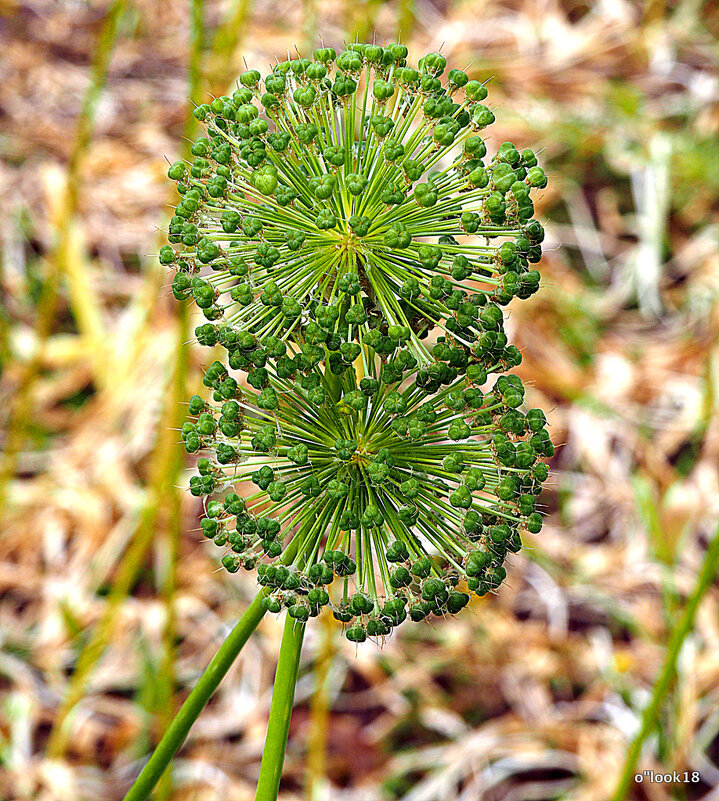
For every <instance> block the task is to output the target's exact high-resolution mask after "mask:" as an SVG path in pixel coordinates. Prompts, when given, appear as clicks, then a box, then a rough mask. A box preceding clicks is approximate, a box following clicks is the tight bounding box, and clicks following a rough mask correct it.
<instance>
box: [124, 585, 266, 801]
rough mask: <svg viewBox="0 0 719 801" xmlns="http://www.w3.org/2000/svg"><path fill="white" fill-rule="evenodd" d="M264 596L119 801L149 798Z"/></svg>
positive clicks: (260, 611) (258, 614)
mask: <svg viewBox="0 0 719 801" xmlns="http://www.w3.org/2000/svg"><path fill="white" fill-rule="evenodd" d="M265 594H266V590H265V589H261V590H260V592H259V593H258V594H257V596H256V597H255V599H254V600H253V601H252V603H251V604H250V605H249V606H248V607H247V610H246V612H245V613H244V615H242V617H241V618H240V619H239V620H238V621H237V623H236V624H235V627H234V628H233V629H232V631H231V632H230V634H229V635H228V637H227V639H226V640H225V641H224V642H223V643H222V645H221V646H220V647H219V649H218V651H217V653H216V654H215V655H214V656H213V657H212V660H211V662H210V664H209V665H208V666H207V668H206V670H205V672H204V673H203V674H202V676H200V678H199V680H198V682H197V684H196V685H195V687H194V688H193V690H192V692H191V693H190V694H189V695H188V696H187V699H186V701H185V703H184V704H183V705H182V707H181V708H180V711H179V712H178V713H177V715H176V716H175V718H174V720H173V721H172V723H171V724H170V726H169V727H168V729H167V731H166V732H165V734H164V735H163V737H162V739H161V740H160V742H159V743H158V745H157V747H156V748H155V751H154V753H153V754H152V756H151V757H150V759H149V760H148V761H147V763H146V764H145V767H144V768H143V769H142V771H141V772H140V775H139V776H138V777H137V779H136V780H135V782H134V784H133V785H132V787H131V788H130V790H129V791H128V792H127V794H126V795H125V797H124V799H123V801H146V799H147V798H149V797H150V793H151V792H152V790H153V788H154V787H155V785H156V784H157V782H158V781H159V780H160V778H161V777H162V774H163V773H164V772H165V770H166V768H167V767H168V765H169V764H170V761H171V760H172V758H173V757H174V756H175V754H176V753H177V751H178V750H179V748H180V747H181V746H182V744H183V742H184V741H185V738H186V737H187V734H188V732H189V731H190V728H191V727H192V724H193V723H194V722H195V721H196V720H197V718H198V716H199V714H200V712H202V710H203V709H204V708H205V706H206V705H207V702H208V701H209V700H210V698H211V697H212V695H213V694H214V692H215V690H216V689H217V688H218V687H219V685H220V682H221V681H222V679H223V678H224V677H225V675H226V674H227V671H228V670H229V669H230V668H231V667H232V665H233V663H234V661H235V659H237V655H238V654H239V653H240V651H241V650H242V648H243V646H244V645H245V643H246V642H247V640H248V639H249V637H250V635H251V634H252V632H253V631H254V630H255V629H256V628H257V626H258V624H259V622H260V620H261V619H262V617H263V615H264V614H265V610H264V608H263V606H262V599H263V598H264V596H265Z"/></svg>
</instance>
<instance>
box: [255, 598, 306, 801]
mask: <svg viewBox="0 0 719 801" xmlns="http://www.w3.org/2000/svg"><path fill="white" fill-rule="evenodd" d="M304 633H305V623H304V622H302V621H299V620H295V619H294V618H291V617H290V616H289V614H288V615H287V618H286V620H285V628H284V631H283V632H282V645H281V646H280V654H279V658H278V660H277V672H276V673H275V684H274V687H273V690H272V703H271V705H270V718H269V721H268V722H267V736H266V737H265V748H264V750H263V752H262V762H261V764H260V777H259V779H258V781H257V793H256V794H255V801H276V799H277V793H278V792H279V789H280V779H281V778H282V765H283V764H284V761H285V750H286V748H287V735H288V733H289V730H290V716H291V714H292V706H293V704H294V700H295V685H296V683H297V672H298V670H299V666H300V652H301V651H302V639H303V637H304Z"/></svg>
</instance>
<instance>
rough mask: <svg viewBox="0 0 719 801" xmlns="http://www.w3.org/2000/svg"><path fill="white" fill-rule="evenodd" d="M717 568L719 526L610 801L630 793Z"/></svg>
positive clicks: (672, 639)
mask: <svg viewBox="0 0 719 801" xmlns="http://www.w3.org/2000/svg"><path fill="white" fill-rule="evenodd" d="M717 568H719V527H717V530H716V532H715V533H714V536H713V537H712V540H711V542H710V543H709V547H708V548H707V551H706V554H705V556H704V562H703V563H702V569H701V573H700V574H699V578H697V583H696V584H695V585H694V589H693V590H692V594H691V595H690V596H689V598H688V599H687V603H686V606H685V607H684V611H683V612H682V614H681V617H680V618H679V619H678V620H677V622H676V624H675V626H674V629H673V631H672V633H671V635H670V637H669V642H668V644H667V652H666V656H665V657H664V664H663V665H662V670H661V673H660V674H659V678H658V679H657V681H656V683H655V685H654V690H653V692H652V697H651V700H650V701H649V703H648V704H647V706H646V707H645V708H644V712H643V713H642V725H641V728H640V729H639V732H638V733H637V735H636V737H635V738H634V740H633V742H632V744H631V746H630V747H629V750H628V751H627V756H626V759H625V761H624V767H623V769H622V774H621V777H620V779H619V784H618V785H617V789H616V791H615V793H614V795H613V796H612V801H624V799H625V798H626V797H627V794H628V792H629V789H630V786H631V783H632V781H633V778H634V774H635V772H636V767H637V762H638V761H639V755H640V754H641V751H642V745H643V744H644V741H645V740H646V738H647V737H648V736H649V734H650V733H651V732H652V731H653V730H654V729H655V728H656V726H657V721H658V718H659V712H660V710H661V706H662V703H663V702H664V699H665V697H666V695H667V693H668V692H669V690H670V689H671V686H672V683H673V681H674V676H675V673H676V666H677V659H678V658H679V652H680V651H681V648H682V645H683V644H684V640H685V639H686V637H687V635H688V634H689V632H690V631H691V630H692V628H693V626H694V618H695V617H696V613H697V609H698V608H699V604H700V602H701V600H702V598H703V597H704V595H705V594H706V592H707V590H708V589H709V588H710V587H711V585H712V582H713V581H714V579H715V578H716V574H717Z"/></svg>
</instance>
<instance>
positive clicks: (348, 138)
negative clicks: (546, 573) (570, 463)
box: [160, 44, 553, 642]
mask: <svg viewBox="0 0 719 801" xmlns="http://www.w3.org/2000/svg"><path fill="white" fill-rule="evenodd" d="M445 68H446V61H445V59H444V57H443V56H441V55H440V54H438V53H430V54H428V55H426V56H425V57H424V58H422V59H420V61H419V63H418V65H417V69H414V68H413V67H411V66H409V65H408V63H407V50H406V48H405V47H403V46H401V45H390V46H389V47H386V48H382V47H379V46H375V45H360V44H353V45H350V46H349V48H348V49H347V50H346V51H345V52H343V53H340V54H337V53H336V52H335V51H334V50H332V49H331V48H321V49H319V50H317V51H315V53H314V58H313V59H306V58H298V59H295V60H292V61H286V62H283V63H280V64H277V65H276V66H275V68H274V70H273V71H272V73H271V74H269V75H267V76H265V77H264V79H263V78H262V77H261V75H260V74H259V73H258V72H257V71H255V70H250V71H248V72H245V73H243V74H242V75H241V76H240V79H239V87H240V88H238V90H237V91H236V92H235V93H234V94H233V95H232V97H229V96H227V97H221V98H216V99H214V100H213V101H212V102H211V103H209V104H203V105H201V106H199V107H198V108H197V109H196V112H195V114H196V116H197V117H198V119H200V120H201V121H202V122H203V123H204V124H205V127H206V136H201V137H200V138H198V139H197V140H196V142H195V143H194V144H193V146H192V153H193V156H194V160H193V161H192V162H191V163H189V164H186V163H184V162H177V163H176V164H173V165H172V167H171V168H170V170H169V175H170V177H171V178H172V179H174V180H176V181H177V185H178V189H179V192H180V195H181V199H180V202H179V203H178V205H177V208H176V214H175V216H174V217H173V218H172V220H171V222H170V228H169V241H170V243H171V244H170V245H167V246H165V247H164V248H163V249H162V250H161V252H160V261H161V262H162V263H163V264H166V265H170V266H172V267H173V268H174V269H175V277H174V280H173V292H174V294H175V296H176V297H177V298H178V299H185V298H193V299H194V301H195V302H196V303H197V305H198V307H199V308H201V309H202V311H203V313H204V315H205V318H206V320H207V322H205V323H203V324H201V325H199V326H198V327H197V329H196V331H195V334H196V337H197V339H198V341H199V342H200V343H201V344H203V345H207V346H212V347H214V346H220V347H221V348H223V349H224V350H225V351H226V354H227V357H226V360H225V361H224V362H223V361H216V362H214V363H213V364H212V365H210V367H209V369H208V370H207V372H206V374H205V378H204V383H205V385H206V387H207V388H208V393H209V400H204V399H203V398H201V397H200V396H194V397H193V398H192V400H191V401H190V408H189V412H190V418H189V419H188V422H187V423H186V424H185V425H184V427H183V430H182V438H183V441H184V444H185V448H186V449H187V451H188V452H190V453H195V452H197V453H198V454H200V458H199V461H198V473H197V475H194V476H193V477H192V479H191V481H190V489H191V492H192V493H193V494H194V495H197V496H200V497H203V498H204V499H205V510H206V514H205V517H204V518H203V520H202V531H203V533H204V535H205V536H206V537H207V538H208V539H212V540H213V541H214V543H215V544H216V545H218V546H219V547H221V548H222V549H223V550H224V552H225V553H224V556H223V557H222V563H223V565H224V566H225V568H227V570H229V571H230V572H235V571H237V570H238V569H239V568H240V567H243V568H245V569H248V570H251V569H255V568H256V569H257V575H258V580H259V582H260V584H261V585H263V586H264V587H266V588H267V589H266V593H267V594H266V596H265V598H264V601H263V603H264V604H265V607H266V609H268V610H271V611H276V612H277V611H280V610H281V609H282V608H287V609H288V612H289V614H290V615H292V616H293V617H295V618H297V619H300V620H304V619H307V618H309V617H313V616H315V615H317V614H319V612H320V611H321V610H322V608H323V607H328V608H331V609H332V611H333V614H334V615H335V617H336V618H337V619H338V620H341V621H342V622H343V623H345V624H347V628H346V635H347V637H348V639H350V640H352V641H354V642H359V641H362V640H364V639H366V638H368V637H378V636H382V635H386V634H388V633H389V632H390V631H391V629H392V628H393V627H394V626H396V625H398V624H399V623H401V622H403V621H404V620H405V619H407V618H408V617H409V618H410V619H412V620H415V621H418V620H422V619H424V618H426V617H427V616H429V615H445V614H454V613H456V612H458V611H459V610H460V609H461V608H462V607H463V606H465V605H466V604H467V602H468V601H469V598H470V595H471V593H475V594H478V595H484V594H486V593H487V592H490V591H492V590H494V589H496V587H498V586H499V584H500V583H501V582H502V580H503V579H504V577H505V567H504V564H505V560H506V557H507V554H508V553H513V552H516V551H518V550H519V548H520V547H521V543H522V540H521V532H522V531H523V530H528V531H530V532H532V533H537V532H538V531H539V530H540V528H541V525H542V518H541V515H540V514H539V512H538V511H537V508H536V500H537V496H538V495H539V493H540V491H541V486H542V482H543V481H544V480H545V479H546V478H547V475H548V470H547V467H546V464H545V463H544V462H543V461H542V460H543V459H544V458H545V457H549V456H551V455H552V454H553V446H552V443H551V441H550V439H549V435H548V432H547V430H546V428H545V423H546V419H545V417H544V414H543V413H542V412H541V411H540V410H538V409H530V410H528V411H524V410H523V409H524V387H523V386H522V383H521V381H520V380H519V379H518V378H517V376H515V375H512V374H511V373H510V371H511V369H512V368H513V367H515V366H516V365H518V364H519V363H520V361H521V354H520V353H519V351H518V350H517V348H516V347H514V346H513V345H511V344H510V343H509V342H508V341H507V336H506V334H505V332H504V315H503V311H502V307H503V306H505V305H507V304H508V303H509V302H510V301H511V300H512V299H513V298H514V297H518V298H527V297H529V296H530V295H531V294H533V293H534V292H535V291H536V290H537V288H538V286H539V272H538V271H537V270H536V269H535V268H534V265H535V264H536V263H537V262H538V261H539V259H540V256H541V242H542V239H543V237H544V231H543V229H542V226H541V225H540V223H539V222H537V221H536V220H533V219H532V216H533V203H532V200H531V197H530V195H531V193H532V192H533V191H534V190H536V189H541V188H543V187H544V186H545V185H546V177H545V176H544V173H543V172H542V170H541V168H540V167H538V166H537V160H536V157H535V156H534V154H533V153H532V151H530V150H523V151H521V152H520V151H519V150H517V149H516V148H515V147H514V145H512V144H511V143H509V142H506V143H504V144H502V145H501V146H500V147H499V149H498V151H497V153H496V154H495V155H494V156H493V157H492V158H491V159H489V158H487V148H486V146H485V143H484V140H483V138H482V135H481V131H482V130H483V129H484V128H485V127H486V126H487V125H489V124H491V122H492V121H493V119H494V116H493V114H492V112H491V110H490V109H489V107H488V106H486V105H485V104H484V102H483V101H485V100H486V97H487V91H486V88H485V87H484V85H483V84H481V83H479V82H478V81H475V80H469V78H468V76H467V75H466V74H465V73H464V72H461V71H459V70H450V71H449V73H448V75H447V80H446V82H444V83H443V81H442V75H443V73H444V70H445ZM243 378H244V380H243ZM335 579H339V581H338V582H336V581H335Z"/></svg>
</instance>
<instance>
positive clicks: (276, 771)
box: [126, 614, 305, 801]
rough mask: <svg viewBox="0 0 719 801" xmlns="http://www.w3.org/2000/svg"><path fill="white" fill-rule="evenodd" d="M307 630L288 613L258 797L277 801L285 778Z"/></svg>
mask: <svg viewBox="0 0 719 801" xmlns="http://www.w3.org/2000/svg"><path fill="white" fill-rule="evenodd" d="M304 633H305V624H304V622H302V621H299V620H295V619H294V618H291V617H290V616H289V614H288V615H287V618H286V620H285V628H284V631H283V632H282V645H281V646H280V655H279V659H278V660H277V672H276V673H275V684H274V687H273V690H272V704H271V705H270V718H269V721H268V723H267V736H266V738H265V748H264V750H263V752H262V763H261V764H260V777H259V779H258V782H257V793H256V795H255V801H276V799H277V793H278V791H279V788H280V779H281V778H282V766H283V764H284V761H285V749H286V748H287V735H288V733H289V730H290V716H291V715H292V706H293V704H294V700H295V685H296V683H297V671H298V670H299V666H300V652H301V651H302V639H303V637H304ZM126 801H128V799H126Z"/></svg>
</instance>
